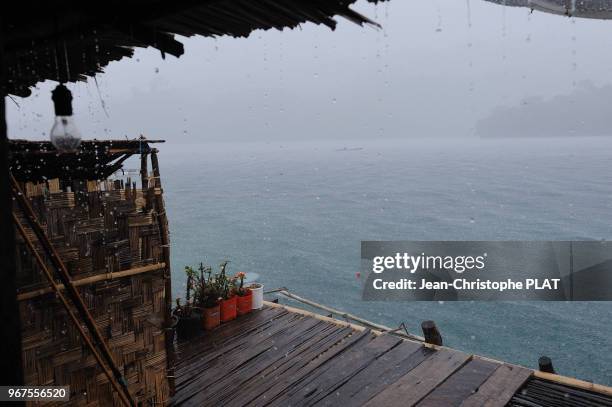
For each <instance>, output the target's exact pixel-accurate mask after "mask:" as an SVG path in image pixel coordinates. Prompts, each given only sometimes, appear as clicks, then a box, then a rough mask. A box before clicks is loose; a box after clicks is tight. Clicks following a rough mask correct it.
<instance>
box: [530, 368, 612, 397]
mask: <svg viewBox="0 0 612 407" xmlns="http://www.w3.org/2000/svg"><path fill="white" fill-rule="evenodd" d="M533 375H534V377H537V378H540V379H544V380H549V381H551V382H555V383H559V384H563V385H565V386H570V387H575V388H577V389H581V390H588V391H592V392H594V393H599V394H605V395H606V396H610V397H612V387H609V386H604V385H603V384H597V383H591V382H585V381H584V380H580V379H574V378H573V377H567V376H561V375H558V374H554V373H547V372H540V371H539V370H534V372H533Z"/></svg>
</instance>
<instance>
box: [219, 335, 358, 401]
mask: <svg viewBox="0 0 612 407" xmlns="http://www.w3.org/2000/svg"><path fill="white" fill-rule="evenodd" d="M323 326H324V328H323V329H322V330H321V331H320V332H319V333H318V334H317V335H313V336H312V337H311V338H310V339H308V340H307V341H305V342H303V343H302V344H300V345H299V346H297V347H296V348H295V349H294V350H293V351H291V352H289V353H287V354H285V355H284V357H283V358H282V359H279V360H277V361H276V362H275V363H273V364H271V365H270V366H268V367H267V368H266V369H265V370H263V371H261V372H260V373H259V374H257V375H254V376H253V377H250V378H248V379H247V381H245V382H243V384H242V385H241V386H240V389H241V391H240V392H234V393H233V395H231V396H229V397H227V398H226V399H225V401H226V402H230V403H232V404H234V405H245V404H247V403H248V402H250V401H251V400H253V399H256V398H257V397H260V396H261V395H262V394H264V393H265V392H266V391H267V390H268V389H270V388H271V387H273V386H274V385H275V384H276V383H277V382H278V381H279V380H281V378H282V377H284V376H287V375H292V374H294V373H295V372H296V371H297V370H299V369H301V368H303V367H304V366H305V365H306V364H307V363H309V362H310V361H312V360H313V359H315V358H316V357H317V356H319V355H320V354H321V352H322V351H323V349H328V348H329V347H331V346H332V344H334V343H337V342H339V341H340V340H342V339H343V338H345V337H346V336H348V335H349V334H350V333H351V331H350V330H349V329H345V328H342V327H339V326H336V325H333V324H324V325H323Z"/></svg>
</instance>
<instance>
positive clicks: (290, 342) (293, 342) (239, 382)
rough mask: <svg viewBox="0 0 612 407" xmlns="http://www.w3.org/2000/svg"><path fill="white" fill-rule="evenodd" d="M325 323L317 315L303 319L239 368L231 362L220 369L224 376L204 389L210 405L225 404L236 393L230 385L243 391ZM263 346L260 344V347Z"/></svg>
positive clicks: (274, 338) (313, 334) (273, 339)
mask: <svg viewBox="0 0 612 407" xmlns="http://www.w3.org/2000/svg"><path fill="white" fill-rule="evenodd" d="M324 325H325V323H324V322H322V321H319V320H316V319H314V318H308V317H306V318H302V319H301V320H300V323H299V324H297V325H295V326H294V327H293V328H292V330H291V332H290V333H283V335H278V336H277V337H272V338H270V341H269V342H267V343H268V344H269V345H270V346H267V347H265V348H262V349H265V350H264V351H263V352H261V353H259V354H256V356H254V357H252V358H249V359H246V361H245V362H244V363H242V364H240V365H239V366H237V367H236V368H234V367H233V366H231V365H230V366H229V367H228V366H226V367H224V369H223V370H222V371H221V372H220V375H221V379H219V380H218V381H217V382H216V383H215V382H211V383H209V384H208V385H207V387H206V389H205V391H203V392H201V393H202V395H203V396H204V397H206V399H207V400H208V401H210V402H211V404H216V405H219V404H225V403H222V401H224V400H225V399H227V398H228V397H231V395H232V393H235V390H231V387H238V388H240V389H241V390H242V389H243V384H244V383H245V382H247V381H248V380H249V379H250V378H251V377H255V376H259V375H260V374H261V372H262V371H265V370H266V369H267V368H268V367H269V366H270V365H273V364H274V363H275V362H278V361H279V360H282V359H284V358H285V355H289V354H290V353H291V352H292V351H293V350H294V349H295V348H297V347H299V346H300V345H301V344H303V343H304V342H306V341H308V340H309V339H310V338H312V337H313V336H315V335H317V334H318V333H319V329H320V327H321V326H324ZM262 345H263V343H262ZM262 345H257V346H258V347H260V348H261V346H262ZM255 352H257V350H255Z"/></svg>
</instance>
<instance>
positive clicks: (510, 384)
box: [171, 307, 533, 407]
mask: <svg viewBox="0 0 612 407" xmlns="http://www.w3.org/2000/svg"><path fill="white" fill-rule="evenodd" d="M176 347H177V352H176V355H177V364H176V369H175V378H176V379H175V380H176V393H175V395H174V397H173V398H172V400H171V404H172V405H185V406H243V405H250V406H264V405H265V406H267V405H270V406H312V405H323V406H361V405H367V406H385V407H386V406H400V405H401V406H419V407H436V406H440V407H442V406H443V407H452V406H461V407H467V406H491V407H495V406H505V405H506V404H507V403H508V402H510V400H511V399H512V398H513V396H515V394H516V393H517V391H518V390H519V389H521V388H522V387H523V385H524V384H525V383H526V382H527V381H528V379H529V378H530V376H531V375H532V373H533V372H532V371H531V370H529V369H525V368H522V367H518V366H514V365H507V364H503V363H501V362H497V361H491V360H486V359H483V358H479V357H477V356H473V355H469V354H466V353H463V352H460V351H456V350H451V349H448V348H438V349H433V348H430V347H426V346H424V345H423V344H422V343H420V342H414V341H408V340H403V339H399V338H397V337H394V336H391V335H386V334H382V335H375V334H374V333H372V332H370V331H368V330H358V329H355V328H354V327H350V326H343V325H341V324H337V323H334V322H332V321H329V320H321V319H318V318H314V317H312V316H308V315H304V314H301V313H296V312H292V311H288V310H287V309H285V308H283V307H265V308H264V309H262V310H260V311H256V312H253V313H251V314H249V315H246V316H242V317H239V318H238V319H236V320H235V321H232V322H230V323H227V324H223V325H221V326H220V327H219V328H217V329H216V330H214V331H213V332H210V333H209V332H206V333H203V334H202V335H201V336H198V337H196V338H192V339H190V340H189V341H186V342H178V343H177V344H176Z"/></svg>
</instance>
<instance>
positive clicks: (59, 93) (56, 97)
mask: <svg viewBox="0 0 612 407" xmlns="http://www.w3.org/2000/svg"><path fill="white" fill-rule="evenodd" d="M51 99H52V100H53V105H54V106H55V115H56V116H72V93H71V92H70V90H68V88H67V87H66V86H64V84H63V83H60V84H59V85H57V86H56V87H55V89H53V91H52V92H51Z"/></svg>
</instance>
